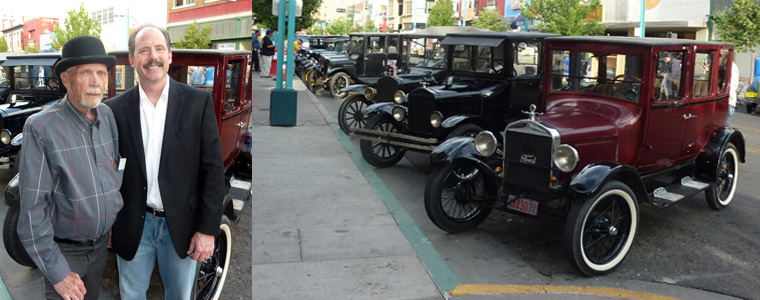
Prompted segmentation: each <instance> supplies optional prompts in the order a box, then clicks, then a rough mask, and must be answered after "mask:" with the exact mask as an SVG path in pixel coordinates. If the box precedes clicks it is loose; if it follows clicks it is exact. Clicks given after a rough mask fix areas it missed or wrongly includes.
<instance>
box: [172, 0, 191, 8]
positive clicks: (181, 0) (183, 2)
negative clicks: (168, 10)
mask: <svg viewBox="0 0 760 300" xmlns="http://www.w3.org/2000/svg"><path fill="white" fill-rule="evenodd" d="M194 4H195V0H174V7H182V6H187V5H194Z"/></svg>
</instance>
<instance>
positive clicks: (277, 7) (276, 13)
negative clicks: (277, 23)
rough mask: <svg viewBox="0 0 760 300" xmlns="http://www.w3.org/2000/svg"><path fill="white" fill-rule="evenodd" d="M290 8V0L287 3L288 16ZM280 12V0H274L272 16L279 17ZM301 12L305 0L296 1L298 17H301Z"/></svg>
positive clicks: (286, 13)
mask: <svg viewBox="0 0 760 300" xmlns="http://www.w3.org/2000/svg"><path fill="white" fill-rule="evenodd" d="M288 7H290V3H289V2H288V0H286V1H285V15H286V16H287V15H288V12H287V11H288ZM279 10H280V0H274V1H272V15H273V16H279ZM301 11H303V0H296V17H300V16H301Z"/></svg>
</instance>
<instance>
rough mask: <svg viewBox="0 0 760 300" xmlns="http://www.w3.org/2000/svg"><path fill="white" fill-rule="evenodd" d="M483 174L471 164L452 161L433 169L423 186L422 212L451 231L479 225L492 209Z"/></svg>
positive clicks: (468, 228)
mask: <svg viewBox="0 0 760 300" xmlns="http://www.w3.org/2000/svg"><path fill="white" fill-rule="evenodd" d="M490 193H492V192H490V190H489V188H488V186H487V182H486V177H485V176H484V174H482V173H481V171H480V170H479V169H478V168H477V167H475V166H474V165H473V164H471V163H468V162H466V161H454V162H452V163H447V164H446V165H444V166H442V167H440V168H438V169H436V170H435V171H433V173H432V174H431V175H430V177H429V178H428V182H427V185H426V186H425V212H427V215H428V217H429V218H430V220H431V221H433V224H435V226H438V228H441V229H443V230H445V231H448V232H451V233H457V232H462V231H465V230H470V229H473V228H475V227H478V225H480V223H482V222H483V221H484V220H485V219H486V218H487V217H488V215H489V214H490V213H491V207H492V206H491V203H489V201H490V200H489V199H493V197H492V196H493V195H490Z"/></svg>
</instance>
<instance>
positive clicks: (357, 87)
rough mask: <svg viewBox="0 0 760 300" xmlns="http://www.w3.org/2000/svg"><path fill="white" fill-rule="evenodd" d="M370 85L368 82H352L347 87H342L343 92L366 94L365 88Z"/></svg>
mask: <svg viewBox="0 0 760 300" xmlns="http://www.w3.org/2000/svg"><path fill="white" fill-rule="evenodd" d="M368 87H369V86H368V85H366V84H352V85H349V86H347V87H344V88H342V89H340V91H341V92H348V93H360V94H364V90H366V89H367V88H368Z"/></svg>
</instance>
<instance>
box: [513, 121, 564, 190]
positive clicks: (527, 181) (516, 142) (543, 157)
mask: <svg viewBox="0 0 760 300" xmlns="http://www.w3.org/2000/svg"><path fill="white" fill-rule="evenodd" d="M551 152H552V139H551V138H550V137H549V136H541V135H533V134H528V133H523V132H512V131H507V133H506V138H505V152H504V170H505V173H504V176H505V177H504V181H505V183H509V184H512V185H517V186H522V187H527V188H531V189H535V190H546V189H548V188H549V184H550V182H549V180H550V178H551V172H552V168H551V167H552V161H551V160H552V153H551Z"/></svg>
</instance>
